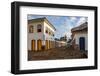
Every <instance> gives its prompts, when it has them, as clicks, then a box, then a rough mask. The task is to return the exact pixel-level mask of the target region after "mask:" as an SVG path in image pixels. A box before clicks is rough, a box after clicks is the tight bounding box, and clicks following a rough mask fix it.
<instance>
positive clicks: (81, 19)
mask: <svg viewBox="0 0 100 76" xmlns="http://www.w3.org/2000/svg"><path fill="white" fill-rule="evenodd" d="M86 21H87V18H86V17H82V18H80V19H79V21H78V22H77V23H76V26H79V25H81V24H82V23H84V22H86Z"/></svg>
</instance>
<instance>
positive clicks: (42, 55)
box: [28, 47, 87, 61]
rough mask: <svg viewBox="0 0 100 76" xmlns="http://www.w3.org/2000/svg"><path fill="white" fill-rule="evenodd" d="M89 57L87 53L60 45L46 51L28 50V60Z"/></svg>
mask: <svg viewBox="0 0 100 76" xmlns="http://www.w3.org/2000/svg"><path fill="white" fill-rule="evenodd" d="M80 58H87V53H86V52H82V51H78V50H74V49H73V48H71V47H70V48H67V47H58V48H53V49H49V50H45V51H28V60H29V61H32V60H53V59H54V60H55V59H80Z"/></svg>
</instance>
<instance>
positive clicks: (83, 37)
mask: <svg viewBox="0 0 100 76" xmlns="http://www.w3.org/2000/svg"><path fill="white" fill-rule="evenodd" d="M71 32H72V46H73V47H74V48H75V49H78V50H85V51H86V50H88V23H87V22H85V23H83V24H81V25H80V26H78V27H75V28H72V29H71Z"/></svg>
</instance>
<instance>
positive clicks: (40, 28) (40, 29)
mask: <svg viewBox="0 0 100 76" xmlns="http://www.w3.org/2000/svg"><path fill="white" fill-rule="evenodd" d="M37 32H42V25H41V24H39V25H37Z"/></svg>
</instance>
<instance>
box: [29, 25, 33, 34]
mask: <svg viewBox="0 0 100 76" xmlns="http://www.w3.org/2000/svg"><path fill="white" fill-rule="evenodd" d="M33 32H34V27H33V25H30V26H29V33H33Z"/></svg>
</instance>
